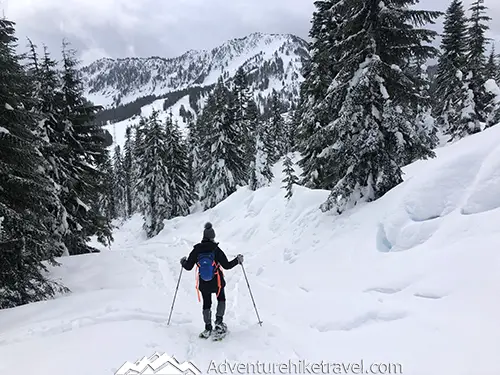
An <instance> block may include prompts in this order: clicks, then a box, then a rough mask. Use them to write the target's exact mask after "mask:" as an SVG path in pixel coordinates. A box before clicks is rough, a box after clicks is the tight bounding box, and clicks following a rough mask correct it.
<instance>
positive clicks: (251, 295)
mask: <svg viewBox="0 0 500 375" xmlns="http://www.w3.org/2000/svg"><path fill="white" fill-rule="evenodd" d="M241 268H242V269H243V274H244V275H245V280H246V281H247V285H248V291H249V292H250V297H252V302H253V307H254V309H255V313H256V314H257V319H258V320H259V325H260V326H261V327H262V320H260V317H259V312H258V311H257V306H255V300H254V299H253V294H252V290H251V289H250V284H249V283H248V278H247V273H246V272H245V267H243V263H241Z"/></svg>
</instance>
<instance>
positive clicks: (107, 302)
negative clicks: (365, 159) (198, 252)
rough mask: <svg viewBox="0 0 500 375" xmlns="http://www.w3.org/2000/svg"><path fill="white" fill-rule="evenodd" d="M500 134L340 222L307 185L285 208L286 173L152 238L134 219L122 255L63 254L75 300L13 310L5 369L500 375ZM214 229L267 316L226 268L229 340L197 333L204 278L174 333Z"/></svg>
mask: <svg viewBox="0 0 500 375" xmlns="http://www.w3.org/2000/svg"><path fill="white" fill-rule="evenodd" d="M498 139H500V126H497V127H493V128H490V129H487V130H486V131H484V132H483V133H480V134H476V135H474V136H471V137H468V138H466V139H464V140H462V141H459V142H457V143H455V144H453V145H450V146H447V147H444V148H441V149H439V150H438V151H437V154H438V157H437V158H436V159H433V160H429V161H419V162H416V163H414V164H412V165H410V166H408V167H407V168H405V172H406V175H405V182H404V183H402V184H401V185H400V186H398V187H396V188H395V189H393V190H392V191H390V192H389V193H388V194H387V195H386V196H384V197H383V198H382V199H380V200H379V201H377V202H373V203H369V204H364V205H362V206H359V207H357V208H356V209H354V210H353V211H351V212H348V213H346V214H345V215H343V216H340V217H338V216H334V215H331V214H323V213H321V211H320V210H319V209H318V207H319V205H320V204H321V203H322V202H323V201H324V200H325V199H326V198H327V196H328V192H327V191H310V190H307V189H305V188H302V187H297V188H296V189H295V193H294V196H293V198H292V199H291V200H290V201H286V200H285V199H284V194H285V191H284V190H282V189H280V180H281V177H282V176H281V173H280V171H281V167H282V166H281V164H280V163H278V165H276V167H275V169H274V172H275V176H276V178H275V182H274V183H273V185H272V186H270V187H267V188H262V189H259V190H258V191H256V192H251V191H249V190H248V189H247V188H241V189H240V190H239V191H238V192H236V193H235V194H233V195H232V196H231V197H229V198H228V199H226V200H225V201H224V202H222V203H221V204H219V205H218V206H217V207H215V208H214V209H212V210H210V211H207V212H205V213H196V214H193V215H191V216H189V217H186V218H176V219H174V220H170V221H168V222H167V223H166V229H165V230H164V231H163V232H162V233H160V235H159V236H157V237H156V238H154V239H151V240H149V241H147V240H146V239H145V237H144V234H143V233H142V230H141V225H142V222H141V219H140V217H134V218H133V219H132V220H130V221H128V222H126V223H124V224H123V226H122V227H121V228H120V229H119V230H118V231H117V232H116V234H115V238H116V241H115V243H114V244H113V247H112V249H111V251H109V250H108V249H103V252H102V253H101V254H96V255H85V256H78V257H72V258H65V259H62V262H63V266H62V267H61V268H57V269H55V270H54V271H53V276H54V277H55V278H60V279H62V280H63V281H64V282H65V284H66V285H67V286H68V287H70V288H71V289H72V291H73V293H72V294H70V295H67V296H62V297H60V298H57V299H55V300H53V301H47V302H41V303H36V304H32V305H28V306H23V307H19V308H15V309H11V310H6V311H0V322H1V332H0V358H1V360H0V373H5V374H7V373H26V374H33V373H37V374H40V375H48V374H50V375H67V374H68V373H71V374H72V375H88V374H98V375H101V374H102V375H104V374H113V373H114V372H115V371H116V370H117V369H119V368H120V367H121V366H122V365H123V364H124V362H125V361H131V362H134V361H137V360H140V359H141V358H143V357H148V356H150V355H152V354H154V353H155V352H159V353H167V354H168V355H172V356H174V357H175V358H176V359H177V360H178V361H179V362H184V361H192V362H193V363H194V364H196V366H197V367H198V368H199V369H200V370H202V372H203V373H216V372H215V368H214V367H213V366H214V364H222V363H224V361H228V362H229V363H232V364H234V363H236V362H243V363H245V364H249V363H253V364H255V363H257V362H260V363H268V364H269V363H275V364H276V363H289V361H292V363H299V362H300V361H307V363H321V361H323V362H328V363H337V364H344V370H339V369H342V368H341V367H333V368H330V372H321V371H320V372H316V373H332V374H334V373H335V374H339V373H342V374H348V373H352V374H355V373H359V372H356V371H355V369H357V367H352V366H351V364H353V363H360V361H363V365H364V370H365V373H389V372H388V370H387V366H390V365H392V372H391V373H392V374H395V373H401V372H395V371H396V370H397V369H398V368H399V369H402V373H403V374H405V375H451V374H453V375H472V374H474V375H490V374H491V375H497V374H498V373H500V365H499V364H498V363H496V362H495V361H494V359H495V358H496V357H497V355H498V348H500V325H499V324H498V319H499V316H500V303H499V302H498V294H499V291H500V252H499V245H500V225H499V224H498V223H500V143H499V142H498ZM206 221H210V222H212V223H213V224H214V228H215V231H216V234H217V240H218V241H220V246H221V248H222V249H223V250H224V251H225V252H226V253H227V254H228V257H230V258H232V257H234V256H235V255H236V254H238V253H242V254H244V255H245V264H244V267H245V271H246V273H247V276H248V280H249V282H250V286H251V289H252V292H253V295H254V297H255V301H256V305H257V309H258V312H259V315H260V317H261V319H262V320H263V321H264V324H263V326H262V327H260V326H259V325H258V324H257V317H256V314H255V310H254V307H253V305H252V301H251V298H250V294H249V290H248V287H247V284H246V281H245V278H244V274H243V272H242V269H241V268H240V267H237V268H235V269H233V270H230V271H226V272H225V274H226V278H227V282H228V286H227V292H226V294H227V298H228V303H227V310H226V317H225V320H226V323H227V324H228V327H229V329H230V331H231V332H230V334H229V336H228V337H227V338H226V339H225V340H224V341H222V342H218V343H214V342H209V341H202V340H200V339H198V337H197V335H198V333H199V332H200V331H201V330H202V329H203V321H202V316H201V304H199V302H198V300H197V296H196V291H195V288H194V286H195V283H194V274H193V272H190V273H188V272H186V271H184V272H183V273H182V275H181V282H180V285H179V290H178V294H177V298H176V302H175V306H174V310H173V315H172V321H171V324H170V326H167V325H166V322H167V319H168V316H169V312H170V308H171V305H172V300H173V297H174V292H175V289H176V285H177V281H178V278H179V272H180V265H179V259H180V258H181V257H182V256H184V255H187V254H188V252H189V251H190V250H191V247H192V245H193V244H194V243H195V242H197V241H199V240H200V239H201V235H202V231H203V225H204V223H205V222H206ZM215 303H216V302H215V299H214V304H215ZM380 364H381V366H380ZM384 365H385V367H384ZM397 365H399V366H400V367H398V366H397ZM211 366H212V367H211ZM350 366H351V367H350ZM219 369H220V367H219ZM335 369H337V370H336V371H337V372H335ZM349 369H350V370H349ZM377 369H379V371H378V372H377ZM384 369H386V371H384ZM211 370H214V372H211ZM226 370H227V369H226ZM227 371H228V372H229V370H227ZM339 371H341V372H339ZM370 371H371V372H370ZM219 373H220V372H219ZM277 373H279V372H277Z"/></svg>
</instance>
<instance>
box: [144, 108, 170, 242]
mask: <svg viewBox="0 0 500 375" xmlns="http://www.w3.org/2000/svg"><path fill="white" fill-rule="evenodd" d="M138 155H140V156H139V158H138V160H137V164H138V165H137V166H138V172H139V174H138V181H137V183H138V185H137V189H138V194H139V200H140V201H141V207H142V209H143V218H144V225H143V228H144V230H145V231H146V235H147V236H148V238H152V237H154V236H156V235H157V234H158V233H160V232H161V231H162V230H163V228H164V220H166V219H168V218H170V217H171V213H172V203H173V202H172V200H171V194H170V187H171V186H170V184H169V171H168V162H169V160H168V142H167V137H166V133H165V129H164V127H163V125H162V123H161V122H160V120H159V119H158V112H157V111H154V112H153V113H152V114H151V116H150V117H149V118H147V119H143V120H141V142H140V144H139V145H138Z"/></svg>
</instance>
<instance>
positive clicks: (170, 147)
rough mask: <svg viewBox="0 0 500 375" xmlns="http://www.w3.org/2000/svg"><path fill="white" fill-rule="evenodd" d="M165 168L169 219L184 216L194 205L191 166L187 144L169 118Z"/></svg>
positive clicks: (167, 122)
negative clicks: (169, 207) (169, 210)
mask: <svg viewBox="0 0 500 375" xmlns="http://www.w3.org/2000/svg"><path fill="white" fill-rule="evenodd" d="M165 127H166V146H167V168H168V178H169V182H168V184H169V189H168V193H169V194H170V202H171V204H172V209H171V212H170V217H168V219H170V218H172V217H177V216H186V215H188V214H189V212H190V207H191V205H192V204H193V203H194V198H195V195H194V186H193V185H192V181H191V165H190V160H189V156H188V155H189V152H188V149H187V143H186V141H185V140H184V139H183V138H182V134H181V132H180V129H179V124H178V123H177V121H174V120H173V119H172V116H169V117H168V118H167V120H166V124H165Z"/></svg>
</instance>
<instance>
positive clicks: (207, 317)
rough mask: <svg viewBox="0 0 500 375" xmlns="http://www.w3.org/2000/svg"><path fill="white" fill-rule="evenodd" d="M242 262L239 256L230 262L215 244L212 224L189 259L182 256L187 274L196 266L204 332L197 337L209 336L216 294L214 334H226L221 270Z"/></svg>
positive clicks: (205, 228) (182, 263) (206, 228)
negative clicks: (213, 301)
mask: <svg viewBox="0 0 500 375" xmlns="http://www.w3.org/2000/svg"><path fill="white" fill-rule="evenodd" d="M242 263H243V255H241V254H239V255H238V256H236V258H234V259H233V260H232V261H229V260H228V259H227V257H226V254H225V253H224V252H223V251H222V250H221V249H220V248H219V244H218V243H217V242H215V230H214V228H213V226H212V224H211V223H206V224H205V227H204V230H203V238H202V240H201V242H200V243H198V244H196V245H195V246H194V248H193V250H192V251H191V253H190V254H189V257H187V258H186V257H182V259H181V265H182V267H184V269H186V270H187V271H190V270H192V269H193V267H194V266H195V265H196V266H197V267H198V272H199V274H198V277H197V289H198V299H199V298H200V297H199V293H201V296H202V299H203V308H202V315H203V321H204V323H205V330H204V331H203V332H202V333H201V334H200V337H204V338H206V337H208V336H210V334H211V333H212V328H213V327H212V310H211V308H212V294H213V293H215V294H216V295H217V310H216V315H215V332H216V333H217V334H221V333H225V332H226V330H227V326H226V324H225V323H224V322H223V321H222V320H223V317H224V313H225V310H226V295H225V286H226V281H225V280H224V274H223V272H222V269H221V267H223V268H224V269H226V270H230V269H232V268H234V267H236V266H237V265H238V264H242Z"/></svg>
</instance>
